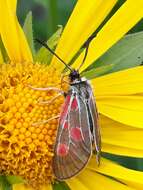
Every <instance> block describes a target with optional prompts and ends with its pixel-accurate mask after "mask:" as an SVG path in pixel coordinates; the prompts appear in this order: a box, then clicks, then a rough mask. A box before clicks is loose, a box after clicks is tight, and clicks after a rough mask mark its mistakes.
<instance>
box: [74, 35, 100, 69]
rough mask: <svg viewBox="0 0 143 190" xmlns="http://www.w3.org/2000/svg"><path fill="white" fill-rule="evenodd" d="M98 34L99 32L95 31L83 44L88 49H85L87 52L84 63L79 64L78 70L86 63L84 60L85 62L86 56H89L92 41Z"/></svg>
mask: <svg viewBox="0 0 143 190" xmlns="http://www.w3.org/2000/svg"><path fill="white" fill-rule="evenodd" d="M96 35H97V34H95V33H93V34H92V35H91V36H90V37H89V38H88V39H87V41H86V42H85V43H84V44H83V47H84V48H86V50H85V54H84V57H83V60H82V63H81V64H80V66H79V68H78V71H79V70H80V68H81V67H82V65H83V64H84V62H85V60H86V57H87V54H88V50H89V45H90V42H91V41H92V40H93V39H94V38H95V37H96Z"/></svg>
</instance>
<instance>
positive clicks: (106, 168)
mask: <svg viewBox="0 0 143 190" xmlns="http://www.w3.org/2000/svg"><path fill="white" fill-rule="evenodd" d="M95 166H96V160H95V159H92V160H91V162H90V163H89V166H88V168H90V169H91V170H94V171H97V172H99V173H101V174H104V175H108V176H111V177H114V178H116V179H118V180H120V181H121V182H123V183H126V184H132V185H131V186H132V187H137V188H138V187H143V180H142V179H143V172H139V171H135V170H131V169H127V168H125V167H123V166H120V165H117V164H116V163H114V162H111V161H109V160H107V159H103V158H102V160H101V165H100V167H96V168H95Z"/></svg>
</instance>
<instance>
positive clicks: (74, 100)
mask: <svg viewBox="0 0 143 190" xmlns="http://www.w3.org/2000/svg"><path fill="white" fill-rule="evenodd" d="M77 107H78V103H77V98H76V97H75V98H74V99H73V102H72V105H71V109H72V110H76V109H77Z"/></svg>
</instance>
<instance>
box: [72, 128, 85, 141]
mask: <svg viewBox="0 0 143 190" xmlns="http://www.w3.org/2000/svg"><path fill="white" fill-rule="evenodd" d="M70 134H71V138H72V139H73V140H75V141H81V140H82V135H81V130H80V128H78V127H73V128H71V131H70Z"/></svg>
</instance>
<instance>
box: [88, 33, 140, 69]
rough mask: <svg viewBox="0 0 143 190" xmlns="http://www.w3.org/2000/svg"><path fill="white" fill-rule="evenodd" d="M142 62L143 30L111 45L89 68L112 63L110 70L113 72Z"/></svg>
mask: <svg viewBox="0 0 143 190" xmlns="http://www.w3.org/2000/svg"><path fill="white" fill-rule="evenodd" d="M142 63H143V32H138V33H134V34H129V35H127V36H125V37H124V38H123V39H122V40H120V41H119V42H118V43H117V44H115V45H114V46H113V47H111V48H110V49H109V50H108V51H107V52H106V53H105V54H104V55H103V56H102V57H100V58H99V59H98V60H97V61H96V62H95V63H94V64H93V65H92V66H91V68H97V67H100V66H103V65H110V64H113V65H114V67H113V68H112V69H111V70H110V72H115V71H119V70H123V69H127V68H131V67H135V66H138V65H141V64H142Z"/></svg>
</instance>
